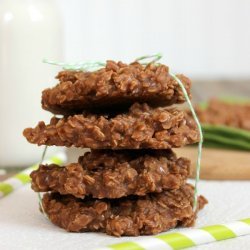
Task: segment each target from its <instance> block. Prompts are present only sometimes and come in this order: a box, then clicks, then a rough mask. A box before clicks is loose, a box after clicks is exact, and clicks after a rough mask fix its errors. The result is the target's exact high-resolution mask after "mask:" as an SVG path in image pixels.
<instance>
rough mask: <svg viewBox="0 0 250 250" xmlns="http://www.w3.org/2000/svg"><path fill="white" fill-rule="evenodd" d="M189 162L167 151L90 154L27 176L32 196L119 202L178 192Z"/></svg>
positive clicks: (44, 168) (44, 167) (41, 167)
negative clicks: (56, 195)
mask: <svg viewBox="0 0 250 250" xmlns="http://www.w3.org/2000/svg"><path fill="white" fill-rule="evenodd" d="M189 166H190V161H189V160H188V159H186V158H178V159H177V157H176V155H175V154H174V153H173V152H172V151H171V150H132V151H131V150H118V151H112V150H92V151H91V152H87V153H85V155H84V156H81V157H80V158H79V161H78V163H71V164H69V165H67V166H66V167H60V166H58V165H55V164H51V165H40V167H39V169H38V170H35V171H33V172H32V173H31V179H32V189H33V190H34V191H36V192H48V191H53V192H59V193H60V194H63V195H65V194H71V195H73V196H75V197H78V198H84V197H85V196H88V195H91V196H92V197H94V198H99V199H102V198H120V197H124V196H128V195H139V196H143V195H146V194H147V193H152V192H157V193H159V192H162V191H163V190H172V189H178V188H180V186H182V185H183V184H184V183H185V181H186V179H187V177H188V174H189Z"/></svg>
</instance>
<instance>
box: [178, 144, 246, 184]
mask: <svg viewBox="0 0 250 250" xmlns="http://www.w3.org/2000/svg"><path fill="white" fill-rule="evenodd" d="M174 151H175V152H176V153H177V156H178V157H180V156H184V157H187V158H189V159H191V161H192V164H191V177H194V176H195V167H196V159H197V148H196V147H185V148H180V149H175V150H174ZM201 166H202V167H201V179H207V180H250V152H244V151H234V150H225V149H214V148H212V149H210V148H203V152H202V161H201Z"/></svg>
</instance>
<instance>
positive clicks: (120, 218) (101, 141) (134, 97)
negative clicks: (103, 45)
mask: <svg viewBox="0 0 250 250" xmlns="http://www.w3.org/2000/svg"><path fill="white" fill-rule="evenodd" d="M177 76H178V77H179V79H180V80H181V81H182V82H183V84H184V86H185V88H186V90H187V92H188V94H190V86H191V84H190V80H189V79H188V78H186V77H185V76H183V75H177ZM57 79H58V80H59V84H58V85H56V86H55V87H53V88H50V89H45V90H44V91H43V94H42V106H43V108H44V109H45V110H48V111H50V112H52V113H53V114H60V115H63V117H62V116H61V118H56V117H53V118H52V119H51V121H50V123H49V124H47V125H46V124H45V123H44V122H39V123H38V125H37V126H36V127H35V128H27V129H25V130H24V136H25V137H26V138H27V140H28V141H29V142H30V143H35V144H38V145H48V146H52V145H56V146H66V147H70V146H74V147H80V148H90V152H87V153H85V154H84V155H83V156H80V157H79V159H78V162H76V163H70V164H68V165H67V166H63V167H62V166H58V165H55V164H51V165H40V166H39V168H38V170H36V171H34V172H33V173H32V174H31V178H32V188H33V189H34V191H36V192H46V193H45V194H44V196H43V199H42V206H43V211H45V213H46V214H47V216H48V218H49V219H50V220H51V221H52V222H53V223H54V224H56V225H58V226H60V227H62V228H65V229H66V230H68V231H72V232H83V231H100V232H106V233H107V234H110V235H115V236H121V235H131V236H132V235H133V236H136V235H150V234H156V233H160V232H162V231H166V230H168V229H170V228H174V227H176V226H191V225H193V223H194V221H195V218H196V212H197V211H198V210H199V209H201V208H202V207H203V206H204V205H205V204H206V199H205V198H204V197H202V196H200V197H199V198H198V206H197V210H196V211H193V196H194V194H193V193H194V191H193V186H191V185H190V184H187V183H186V180H187V177H188V174H189V167H190V161H189V160H188V159H186V158H182V157H180V158H177V156H176V155H175V153H174V152H173V151H172V149H171V148H175V147H181V146H184V145H187V144H192V143H196V142H198V141H199V135H198V131H197V128H196V125H195V123H194V121H193V120H192V119H190V118H188V116H186V115H185V113H184V112H182V111H180V110H177V109H176V108H169V107H167V106H169V105H172V104H178V103H183V102H185V97H184V95H183V93H182V91H181V88H180V87H179V85H178V83H177V82H176V81H175V80H174V79H173V78H172V77H171V76H170V74H169V71H168V67H167V66H165V65H162V64H154V63H151V64H148V65H146V66H144V65H142V64H140V63H139V62H133V63H131V64H124V63H122V62H118V63H116V62H114V61H107V63H106V66H105V67H104V68H102V69H99V70H97V71H94V72H85V71H69V70H67V71H62V72H60V73H59V74H58V76H57Z"/></svg>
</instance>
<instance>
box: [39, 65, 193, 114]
mask: <svg viewBox="0 0 250 250" xmlns="http://www.w3.org/2000/svg"><path fill="white" fill-rule="evenodd" d="M177 76H178V77H179V79H180V80H181V81H182V82H183V84H184V86H185V88H186V90H187V92H188V94H189V95H190V87H191V82H190V80H189V79H188V78H187V77H185V76H184V75H177ZM56 78H57V79H59V81H60V83H59V84H57V85H56V86H55V87H53V88H48V89H45V90H44V91H43V93H42V107H43V108H44V109H45V110H48V111H51V112H52V113H54V114H72V113H79V112H80V113H81V112H82V111H83V110H86V109H94V110H101V109H103V108H105V109H106V108H108V107H112V109H114V108H116V107H119V108H126V107H128V106H130V105H131V104H133V103H135V102H140V103H144V102H146V103H148V104H150V105H151V106H166V105H171V104H176V103H183V102H185V97H184V95H183V93H182V90H181V89H180V87H179V85H178V83H177V82H176V81H175V80H174V79H173V78H172V77H171V75H170V74H169V70H168V67H167V66H165V65H162V64H148V65H147V66H144V65H142V64H140V63H138V62H134V63H131V64H124V63H122V62H118V63H116V62H114V61H107V63H106V66H105V68H102V69H99V70H97V71H94V72H84V71H62V72H59V74H58V75H57V77H56ZM116 105H117V106H116Z"/></svg>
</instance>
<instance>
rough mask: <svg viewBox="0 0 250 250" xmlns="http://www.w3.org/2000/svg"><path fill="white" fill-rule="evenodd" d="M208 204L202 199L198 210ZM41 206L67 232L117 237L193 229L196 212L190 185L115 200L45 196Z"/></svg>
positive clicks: (48, 194) (55, 194) (51, 194)
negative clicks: (96, 233) (104, 234)
mask: <svg viewBox="0 0 250 250" xmlns="http://www.w3.org/2000/svg"><path fill="white" fill-rule="evenodd" d="M206 203H207V200H206V199H205V198H204V197H203V196H200V197H199V200H198V208H197V211H198V210H199V209H202V208H203V207H204V205H205V204H206ZM42 204H43V209H44V211H45V213H46V214H47V216H48V217H49V219H50V220H51V221H52V222H53V223H54V224H56V225H58V226H59V227H62V228H64V229H66V230H67V231H71V232H84V231H91V232H96V231H99V232H105V233H107V234H109V235H115V236H122V235H127V236H138V235H150V234H157V233H160V232H163V231H166V230H169V229H171V228H174V227H176V226H192V225H193V224H194V222H195V218H196V212H197V211H196V212H194V211H193V209H192V204H193V186H191V185H189V184H185V185H183V186H182V187H181V188H180V189H178V190H171V191H164V192H162V193H158V194H148V195H146V196H143V197H138V196H129V197H125V198H120V199H113V200H112V199H111V200H108V199H103V200H98V199H93V198H85V199H84V200H83V199H77V198H75V197H73V196H71V195H66V196H65V195H60V194H58V193H46V194H45V195H44V197H43V200H42Z"/></svg>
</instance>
